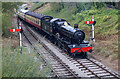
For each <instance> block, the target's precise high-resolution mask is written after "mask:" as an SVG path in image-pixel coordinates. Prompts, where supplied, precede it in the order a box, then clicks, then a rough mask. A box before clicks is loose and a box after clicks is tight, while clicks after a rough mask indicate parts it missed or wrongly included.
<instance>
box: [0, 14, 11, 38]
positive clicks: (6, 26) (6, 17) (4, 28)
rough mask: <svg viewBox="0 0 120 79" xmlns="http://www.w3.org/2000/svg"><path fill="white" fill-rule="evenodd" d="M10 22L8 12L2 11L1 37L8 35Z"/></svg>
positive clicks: (9, 34)
mask: <svg viewBox="0 0 120 79" xmlns="http://www.w3.org/2000/svg"><path fill="white" fill-rule="evenodd" d="M11 25H12V23H11V21H10V19H9V15H8V13H2V36H3V37H10V36H11V33H10V28H9V27H11Z"/></svg>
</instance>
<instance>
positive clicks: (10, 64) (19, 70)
mask: <svg viewBox="0 0 120 79" xmlns="http://www.w3.org/2000/svg"><path fill="white" fill-rule="evenodd" d="M26 51H27V49H26V48H24V47H23V54H20V53H19V52H20V51H19V48H16V49H14V50H12V48H11V42H10V41H9V42H8V43H7V44H6V45H4V46H3V57H2V60H3V63H2V64H3V65H2V66H3V67H2V72H3V73H2V77H47V76H48V75H49V74H50V68H49V66H46V67H42V64H43V62H42V61H40V60H39V59H38V58H35V57H36V54H35V53H34V51H33V50H31V51H32V52H31V53H28V54H25V53H24V52H26ZM41 67H42V68H41Z"/></svg>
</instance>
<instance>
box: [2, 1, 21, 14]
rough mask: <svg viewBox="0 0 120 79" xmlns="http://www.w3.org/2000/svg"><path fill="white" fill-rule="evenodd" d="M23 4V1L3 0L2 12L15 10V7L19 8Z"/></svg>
mask: <svg viewBox="0 0 120 79" xmlns="http://www.w3.org/2000/svg"><path fill="white" fill-rule="evenodd" d="M22 4H23V3H22V2H2V9H3V11H2V12H8V11H11V12H13V11H14V10H13V9H14V8H16V9H17V8H18V6H19V5H22Z"/></svg>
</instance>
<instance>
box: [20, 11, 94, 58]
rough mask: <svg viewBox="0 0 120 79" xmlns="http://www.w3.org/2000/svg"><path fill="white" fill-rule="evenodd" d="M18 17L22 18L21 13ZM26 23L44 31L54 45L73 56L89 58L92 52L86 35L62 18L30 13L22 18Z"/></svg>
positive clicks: (76, 26)
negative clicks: (80, 55)
mask: <svg viewBox="0 0 120 79" xmlns="http://www.w3.org/2000/svg"><path fill="white" fill-rule="evenodd" d="M18 16H21V14H20V13H19V14H18ZM20 18H21V19H23V20H24V21H25V22H28V23H29V24H31V25H33V26H34V27H36V28H38V29H40V30H42V31H44V32H45V33H47V34H48V35H49V36H50V39H51V41H52V42H53V43H55V44H56V45H58V46H59V47H60V48H62V49H63V50H65V51H67V52H68V53H70V54H71V55H72V56H75V55H76V54H82V55H83V56H85V57H86V56H87V52H92V47H91V46H90V45H89V42H87V41H85V40H84V39H85V33H84V32H83V31H82V30H80V29H78V25H74V27H71V25H70V23H69V22H67V21H66V20H64V19H61V18H53V17H52V16H46V15H43V14H38V13H34V12H31V11H28V12H26V13H24V16H21V17H20Z"/></svg>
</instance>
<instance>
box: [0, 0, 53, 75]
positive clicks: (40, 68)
mask: <svg viewBox="0 0 120 79" xmlns="http://www.w3.org/2000/svg"><path fill="white" fill-rule="evenodd" d="M21 4H23V3H15V2H3V3H2V37H3V39H2V44H0V46H1V47H2V50H1V49H0V50H1V51H2V73H1V72H0V74H2V77H48V76H49V74H50V71H51V70H50V66H49V65H47V66H44V65H43V64H44V63H43V62H42V60H41V57H36V53H35V51H34V50H33V49H32V48H31V50H29V51H30V53H29V51H28V49H27V48H25V47H23V54H20V50H19V39H18V37H17V36H16V35H14V33H11V32H10V29H11V28H15V26H13V23H14V22H13V19H14V17H13V15H14V10H13V9H14V8H16V9H17V7H18V6H19V5H21ZM8 7H9V8H8ZM0 41H1V40H0ZM0 54H1V53H0ZM0 66H1V64H0Z"/></svg>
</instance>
